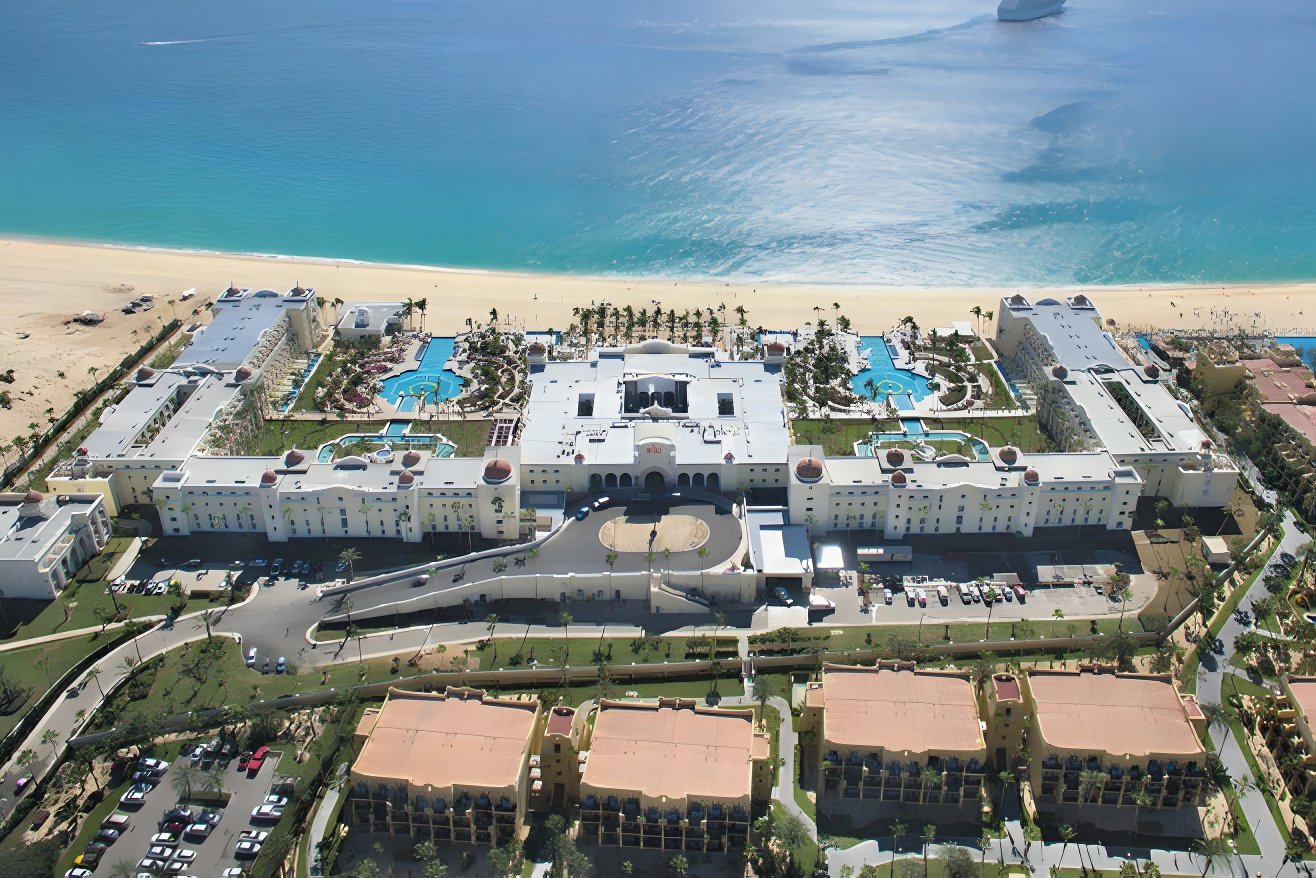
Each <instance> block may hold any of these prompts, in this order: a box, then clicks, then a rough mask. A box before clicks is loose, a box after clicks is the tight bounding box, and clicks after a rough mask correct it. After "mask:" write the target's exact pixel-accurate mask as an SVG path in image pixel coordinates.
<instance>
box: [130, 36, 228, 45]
mask: <svg viewBox="0 0 1316 878" xmlns="http://www.w3.org/2000/svg"><path fill="white" fill-rule="evenodd" d="M217 39H219V37H202V38H200V39H196V40H153V41H150V42H145V43H142V44H141V45H143V46H186V45H188V44H190V43H211V42H214V41H215V40H217Z"/></svg>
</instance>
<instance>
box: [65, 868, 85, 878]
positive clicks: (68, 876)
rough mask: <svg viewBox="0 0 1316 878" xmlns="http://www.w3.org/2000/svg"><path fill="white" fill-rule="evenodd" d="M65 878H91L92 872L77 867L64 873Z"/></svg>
mask: <svg viewBox="0 0 1316 878" xmlns="http://www.w3.org/2000/svg"><path fill="white" fill-rule="evenodd" d="M64 878H91V870H90V869H84V868H82V867H81V866H75V867H74V868H72V869H69V870H68V871H67V872H65V873H64Z"/></svg>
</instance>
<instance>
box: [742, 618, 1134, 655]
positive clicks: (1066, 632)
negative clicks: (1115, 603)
mask: <svg viewBox="0 0 1316 878" xmlns="http://www.w3.org/2000/svg"><path fill="white" fill-rule="evenodd" d="M1095 621H1096V625H1097V633H1099V634H1113V633H1114V632H1115V631H1116V630H1117V629H1118V627H1119V619H1118V618H1115V619H1104V618H1103V619H1097V620H1095ZM1124 621H1125V629H1126V630H1128V631H1133V632H1137V631H1140V630H1141V628H1140V626H1139V625H1138V622H1137V620H1136V619H1135V618H1134V617H1132V616H1129V617H1126V618H1125V620H1124ZM1071 626H1072V630H1073V636H1076V637H1085V636H1088V635H1090V634H1091V633H1092V620H1088V619H1040V620H1031V621H1029V622H1027V623H1026V624H1025V623H1024V622H1022V621H1014V622H1011V621H1003V622H992V623H991V629H990V639H991V640H993V641H1006V642H1007V643H1008V641H1009V640H1010V639H1011V638H1012V637H1013V638H1015V639H1019V640H1022V639H1027V637H1028V636H1032V637H1041V636H1047V637H1068V636H1070V631H1071ZM920 627H921V628H922V630H921V632H920ZM819 629H825V626H822V625H815V626H813V627H812V628H810V629H808V630H807V631H806V632H805V633H806V634H808V635H818V634H822V635H824V636H825V637H826V647H827V649H829V650H834V651H845V650H852V649H882V648H885V647H887V646H888V645H889V644H890V643H891V641H892V638H895V639H896V640H899V641H901V642H902V643H915V644H917V643H920V642H921V643H928V644H940V643H946V642H947V641H948V640H949V641H951V642H954V643H972V642H975V641H980V640H983V639H984V636H985V635H986V634H987V633H988V628H987V625H986V623H985V622H984V623H978V622H961V623H952V624H945V623H936V624H934V623H931V622H928V623H925V624H923V625H922V626H918V625H849V626H845V627H840V628H832V629H826V630H819ZM759 646H760V645H759V644H756V643H754V642H753V641H751V642H750V649H751V650H754V649H758V648H759ZM763 646H769V645H768V644H763ZM1003 646H1004V644H998V646H997V648H1003ZM984 648H987V647H986V646H984Z"/></svg>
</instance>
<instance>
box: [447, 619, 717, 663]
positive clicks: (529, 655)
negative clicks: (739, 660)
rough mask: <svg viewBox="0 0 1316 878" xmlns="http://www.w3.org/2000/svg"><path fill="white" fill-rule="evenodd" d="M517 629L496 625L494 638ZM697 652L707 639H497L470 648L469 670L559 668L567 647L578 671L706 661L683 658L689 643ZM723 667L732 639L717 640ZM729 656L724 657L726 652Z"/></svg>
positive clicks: (691, 655)
mask: <svg viewBox="0 0 1316 878" xmlns="http://www.w3.org/2000/svg"><path fill="white" fill-rule="evenodd" d="M519 627H520V626H513V625H510V624H504V625H500V626H499V628H498V629H496V630H495V632H494V633H495V634H498V635H505V634H507V633H511V632H512V631H514V630H516V628H519ZM691 640H693V641H696V643H695V644H694V645H693V646H694V648H696V649H697V648H698V643H697V642H698V641H701V640H703V641H706V640H707V638H685V637H661V638H660V637H569V638H563V637H524V638H523V637H506V636H499V637H497V638H496V639H495V640H494V641H493V643H492V644H489V645H487V646H484V647H483V648H477V647H470V648H469V649H468V650H467V652H468V654H469V655H470V657H471V666H472V667H477V666H478V667H480V668H483V669H488V668H495V667H498V668H517V667H522V668H523V667H529V665H530V660H531V659H534V660H535V661H536V662H537V663H538V664H539V665H541V666H554V665H561V664H562V663H563V662H562V655H561V653H562V648H563V647H564V646H569V649H570V652H569V654H568V656H567V661H566V664H569V665H574V666H576V667H580V666H583V665H595V664H598V663H599V660H600V659H602V660H603V661H605V662H607V663H608V664H613V665H629V664H647V663H650V662H664V661H685V660H686V659H687V658H699V659H705V658H707V652H706V651H702V652H700V653H698V654H697V655H696V654H694V653H691V654H690V655H687V649H688V648H690V647H691V644H690V643H689V641H691ZM720 642H721V645H722V650H723V659H722V661H723V663H725V664H727V665H728V666H730V665H731V664H733V663H734V662H735V661H736V656H735V655H734V653H735V649H736V641H735V639H734V638H729V637H724V638H720ZM728 651H729V652H730V653H731V654H730V655H728V654H727V652H728Z"/></svg>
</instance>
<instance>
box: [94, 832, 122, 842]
mask: <svg viewBox="0 0 1316 878" xmlns="http://www.w3.org/2000/svg"><path fill="white" fill-rule="evenodd" d="M121 834H122V833H120V832H119V830H117V829H98V830H96V835H95V836H93V838H95V840H96V841H103V842H105V843H106V844H114V843H115V842H116V841H118V840H119V836H120V835H121Z"/></svg>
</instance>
